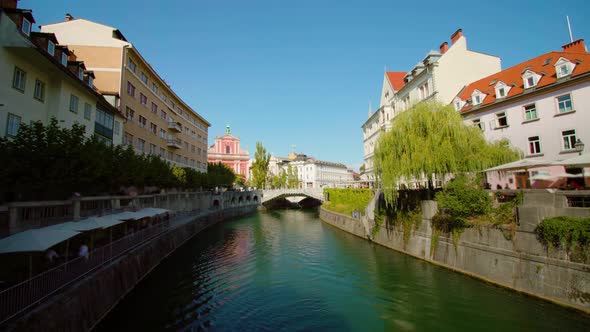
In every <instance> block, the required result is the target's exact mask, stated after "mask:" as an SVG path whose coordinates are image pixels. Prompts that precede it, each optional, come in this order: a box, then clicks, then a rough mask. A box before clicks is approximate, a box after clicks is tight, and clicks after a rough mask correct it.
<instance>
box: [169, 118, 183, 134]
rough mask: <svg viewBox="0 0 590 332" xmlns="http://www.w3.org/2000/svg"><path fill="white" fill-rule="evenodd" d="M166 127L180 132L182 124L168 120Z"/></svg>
mask: <svg viewBox="0 0 590 332" xmlns="http://www.w3.org/2000/svg"><path fill="white" fill-rule="evenodd" d="M168 129H170V130H175V131H177V132H179V133H182V125H181V124H180V122H176V121H168Z"/></svg>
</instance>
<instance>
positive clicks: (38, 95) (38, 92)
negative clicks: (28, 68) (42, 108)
mask: <svg viewBox="0 0 590 332" xmlns="http://www.w3.org/2000/svg"><path fill="white" fill-rule="evenodd" d="M33 98H35V99H37V100H39V101H45V83H43V82H41V81H39V80H35V91H34V92H33Z"/></svg>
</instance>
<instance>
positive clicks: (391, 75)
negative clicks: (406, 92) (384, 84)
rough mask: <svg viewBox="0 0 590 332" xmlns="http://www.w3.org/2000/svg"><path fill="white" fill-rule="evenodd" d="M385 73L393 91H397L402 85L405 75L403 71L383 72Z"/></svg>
mask: <svg viewBox="0 0 590 332" xmlns="http://www.w3.org/2000/svg"><path fill="white" fill-rule="evenodd" d="M385 74H387V79H388V80H389V83H391V86H392V87H393V89H394V90H395V91H399V90H400V89H401V88H403V87H404V85H405V83H404V76H405V75H406V72H405V71H404V72H402V71H388V72H385Z"/></svg>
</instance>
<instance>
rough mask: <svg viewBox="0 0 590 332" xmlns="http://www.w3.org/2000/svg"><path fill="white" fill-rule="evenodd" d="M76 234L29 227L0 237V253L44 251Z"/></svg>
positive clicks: (67, 231)
mask: <svg viewBox="0 0 590 332" xmlns="http://www.w3.org/2000/svg"><path fill="white" fill-rule="evenodd" d="M78 234H80V233H78V232H75V231H71V230H61V229H53V228H52V227H45V228H37V229H29V230H26V231H24V232H20V233H17V234H14V235H11V236H9V237H6V238H4V239H0V253H10V252H34V251H45V250H47V249H49V248H51V247H53V246H54V245H56V244H58V243H61V242H64V241H66V240H68V239H70V238H72V237H74V236H76V235H78Z"/></svg>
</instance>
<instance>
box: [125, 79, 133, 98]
mask: <svg viewBox="0 0 590 332" xmlns="http://www.w3.org/2000/svg"><path fill="white" fill-rule="evenodd" d="M127 94H128V95H130V96H133V97H135V86H134V85H133V84H131V82H129V81H127Z"/></svg>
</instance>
